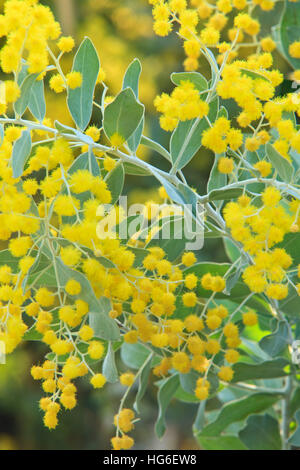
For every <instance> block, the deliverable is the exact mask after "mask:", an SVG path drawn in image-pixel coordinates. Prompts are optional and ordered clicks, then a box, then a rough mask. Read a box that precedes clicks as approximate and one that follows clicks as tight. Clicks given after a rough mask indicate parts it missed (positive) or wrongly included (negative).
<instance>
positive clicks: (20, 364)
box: [0, 0, 278, 450]
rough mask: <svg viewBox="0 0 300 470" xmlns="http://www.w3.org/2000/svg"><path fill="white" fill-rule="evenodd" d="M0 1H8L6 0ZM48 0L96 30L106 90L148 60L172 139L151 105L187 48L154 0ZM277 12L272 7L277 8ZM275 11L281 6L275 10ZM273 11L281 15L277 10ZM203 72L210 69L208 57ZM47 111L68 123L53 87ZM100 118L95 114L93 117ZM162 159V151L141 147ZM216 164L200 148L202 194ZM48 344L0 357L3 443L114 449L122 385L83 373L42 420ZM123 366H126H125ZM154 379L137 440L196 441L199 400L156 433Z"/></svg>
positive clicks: (66, 21) (216, 250)
mask: <svg viewBox="0 0 300 470" xmlns="http://www.w3.org/2000/svg"><path fill="white" fill-rule="evenodd" d="M0 3H2V4H3V1H1V2H0ZM41 3H43V4H48V5H49V6H50V7H51V8H52V9H53V10H54V12H55V15H56V17H57V19H59V21H60V22H61V25H62V29H63V33H64V34H66V35H68V34H71V35H73V36H74V37H75V38H76V40H77V43H79V42H80V40H81V39H82V38H83V36H85V35H87V36H89V37H91V39H92V40H93V42H94V44H95V46H96V48H97V49H98V53H99V56H100V59H101V65H102V66H103V68H104V70H105V72H106V77H107V78H106V83H107V84H108V85H109V87H110V90H109V94H116V93H117V92H118V91H119V90H120V87H121V85H122V78H123V75H124V73H125V70H126V68H127V66H128V65H129V63H130V62H131V61H132V59H133V58H135V57H138V58H139V59H140V60H141V62H142V65H143V72H142V76H141V87H140V99H141V101H142V102H143V103H145V105H146V110H147V111H146V112H147V114H146V116H147V117H146V131H145V133H146V134H147V135H149V136H153V137H154V138H156V139H157V140H158V141H160V142H161V143H162V144H164V145H166V146H168V140H169V134H168V133H166V132H164V131H162V130H160V128H159V124H158V116H157V115H155V113H154V108H153V99H154V97H155V96H156V94H158V93H161V92H162V91H170V90H171V88H172V86H171V82H170V78H169V75H170V73H171V72H173V71H179V70H182V65H181V64H182V62H183V52H182V47H181V43H180V40H179V39H178V38H177V37H176V35H175V34H173V35H171V36H170V37H169V38H163V39H161V38H158V37H155V36H154V33H153V31H152V17H151V8H150V6H149V5H148V0H85V1H82V0H56V1H48V2H47V1H42V2H41ZM274 14H275V13H274ZM277 14H278V12H277ZM275 16H276V15H275ZM71 61H72V54H69V55H68V57H67V58H66V59H65V60H64V67H65V68H66V69H68V68H70V67H71ZM201 72H202V73H204V74H205V75H208V72H209V71H208V69H207V67H206V65H205V64H202V66H201ZM48 103H49V109H48V114H47V115H48V116H50V117H52V118H54V117H55V119H58V120H59V121H61V122H63V123H65V124H70V117H69V116H68V114H67V113H66V107H65V105H64V97H63V96H60V95H55V94H54V93H52V94H49V97H48ZM93 119H94V123H95V124H98V125H99V122H98V116H97V115H95V116H94V117H93ZM140 156H141V158H145V159H151V160H152V161H153V163H155V164H157V165H160V166H161V167H162V168H165V169H167V167H164V162H161V161H160V160H159V159H158V158H157V156H154V155H149V154H148V153H144V154H140ZM211 165H212V154H211V153H210V152H207V151H203V150H200V152H199V154H198V155H197V156H196V158H194V159H193V161H192V162H191V163H190V164H189V165H188V167H187V168H186V169H185V175H186V178H187V180H188V181H189V182H190V184H191V186H193V187H195V188H197V190H198V192H199V193H200V194H201V193H202V194H203V193H205V192H206V181H207V178H208V175H209V171H210V168H211ZM155 185H156V183H155V182H154V180H153V179H152V178H150V177H146V178H137V177H129V178H127V180H126V187H125V190H126V193H128V194H130V198H131V201H135V202H137V201H139V202H143V201H144V200H147V199H153V197H155V196H154V194H155V193H156V192H155V191H154V190H153V188H154V186H155ZM199 259H202V260H207V259H213V261H215V262H221V261H224V260H226V255H225V254H224V249H223V246H222V244H221V242H220V241H219V240H218V239H210V240H208V241H207V242H206V243H205V247H204V249H203V250H201V252H199ZM45 351H46V348H45V346H43V345H40V344H39V343H33V342H31V343H27V344H25V345H23V346H22V347H19V348H18V350H17V351H15V352H14V354H13V355H11V356H10V357H8V358H7V364H6V365H0V450H4V449H37V450H38V449H109V448H110V443H109V440H110V438H111V437H112V435H113V433H114V428H113V425H112V420H113V415H114V414H115V413H116V410H117V408H118V403H119V401H120V397H121V395H122V393H123V390H124V389H123V387H121V386H119V385H118V384H117V385H108V386H106V387H105V388H104V390H101V391H95V390H94V391H93V390H92V389H91V387H90V386H89V384H88V383H87V382H86V381H85V380H82V381H81V382H79V383H78V385H79V392H78V406H77V407H76V408H75V409H74V410H72V411H71V412H68V411H66V412H63V413H61V414H60V425H59V426H58V428H57V429H56V430H55V431H52V432H50V431H49V430H48V429H46V428H44V427H43V424H42V412H41V411H40V410H39V408H38V401H39V399H40V397H41V395H42V391H41V388H40V384H39V383H37V382H34V381H33V380H32V378H31V376H30V367H31V365H32V364H33V363H34V364H37V363H39V362H40V361H42V359H43V356H44V354H45ZM122 367H123V368H122V369H121V370H122V371H125V370H126V369H124V366H122ZM155 395H156V388H155V385H149V389H148V392H147V394H146V397H145V398H144V403H143V407H142V415H141V420H142V422H141V424H139V423H138V424H137V425H136V429H135V432H134V433H133V437H137V436H138V439H136V440H137V444H136V448H142V449H145V448H147V449H168V450H171V449H194V448H197V445H196V443H195V441H194V440H193V437H192V423H193V420H194V418H195V413H196V406H192V405H185V404H184V403H179V402H177V403H173V406H171V407H170V408H169V411H168V413H167V418H168V431H167V433H166V435H165V437H164V439H163V440H162V441H158V440H157V439H156V438H155V435H154V422H155V420H156V416H157V403H156V399H155Z"/></svg>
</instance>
